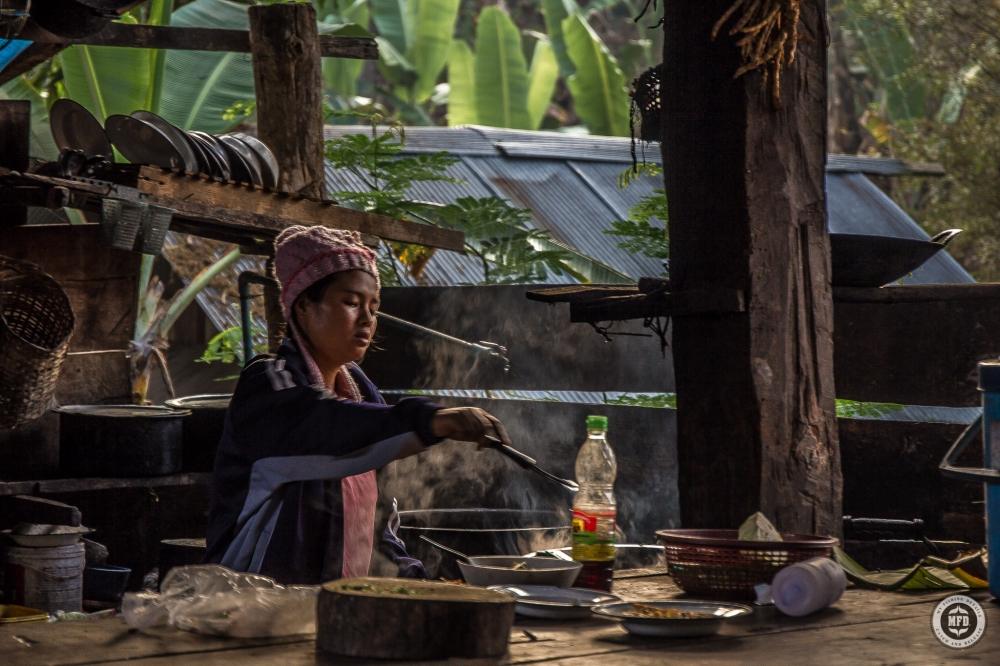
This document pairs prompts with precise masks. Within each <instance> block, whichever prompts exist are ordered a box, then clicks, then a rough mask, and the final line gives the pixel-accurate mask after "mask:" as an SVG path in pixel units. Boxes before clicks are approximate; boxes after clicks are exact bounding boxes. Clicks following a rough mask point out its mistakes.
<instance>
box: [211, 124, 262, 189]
mask: <svg viewBox="0 0 1000 666" xmlns="http://www.w3.org/2000/svg"><path fill="white" fill-rule="evenodd" d="M216 139H218V140H219V144H220V145H221V146H222V149H223V150H225V151H226V156H227V157H228V158H229V165H230V166H231V167H232V170H233V180H235V181H236V182H238V183H251V184H253V185H257V186H261V185H263V181H262V180H261V177H260V167H259V166H258V165H257V158H256V157H254V155H253V154H252V153H251V152H250V149H249V148H247V147H246V145H245V144H243V143H241V142H240V141H239V140H238V139H234V138H233V137H231V136H218V137H216ZM244 153H246V154H244ZM248 158H249V159H248Z"/></svg>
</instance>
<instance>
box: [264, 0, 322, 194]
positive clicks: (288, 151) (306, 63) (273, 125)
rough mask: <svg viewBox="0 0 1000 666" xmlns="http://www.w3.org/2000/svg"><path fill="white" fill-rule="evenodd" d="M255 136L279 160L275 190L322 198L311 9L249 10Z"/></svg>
mask: <svg viewBox="0 0 1000 666" xmlns="http://www.w3.org/2000/svg"><path fill="white" fill-rule="evenodd" d="M247 14H248V15H249V17H250V46H251V48H252V55H253V80H254V84H255V87H256V90H257V136H258V137H259V138H260V140H261V141H263V142H264V143H266V144H267V145H268V146H270V147H271V150H272V151H274V156H275V158H276V159H277V161H278V172H279V175H278V189H279V190H280V191H282V192H293V193H296V194H301V195H303V196H310V197H315V198H317V199H321V198H323V188H324V180H325V175H324V172H323V149H324V143H323V70H322V67H321V66H320V59H319V42H318V38H319V36H318V34H317V32H316V10H315V9H314V8H313V6H312V5H310V4H277V5H254V6H252V7H250V8H249V9H248V10H247Z"/></svg>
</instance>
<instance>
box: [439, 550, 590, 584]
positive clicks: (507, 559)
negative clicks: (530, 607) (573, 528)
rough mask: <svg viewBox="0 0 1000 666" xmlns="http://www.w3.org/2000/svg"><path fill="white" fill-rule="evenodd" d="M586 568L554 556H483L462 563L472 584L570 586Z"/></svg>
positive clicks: (463, 573) (461, 566) (465, 574)
mask: <svg viewBox="0 0 1000 666" xmlns="http://www.w3.org/2000/svg"><path fill="white" fill-rule="evenodd" d="M582 567H583V565H582V564H581V563H580V562H564V561H563V560H557V559H555V558H551V557H525V556H516V555H482V556H477V557H470V558H469V561H468V562H462V561H461V560H458V568H459V569H460V570H461V571H462V577H463V578H465V582H467V583H469V584H470V585H479V586H481V587H487V586H489V585H555V586H556V587H570V586H571V585H572V584H573V582H574V581H575V580H576V577H577V575H578V574H579V573H580V569H581V568H582Z"/></svg>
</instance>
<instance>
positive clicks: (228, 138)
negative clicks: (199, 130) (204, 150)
mask: <svg viewBox="0 0 1000 666" xmlns="http://www.w3.org/2000/svg"><path fill="white" fill-rule="evenodd" d="M217 138H218V139H219V141H221V142H222V143H224V144H225V145H226V146H228V147H230V148H232V149H233V150H235V151H236V152H237V153H239V155H240V157H242V158H243V161H244V162H246V163H247V164H249V165H250V167H251V168H252V169H253V170H254V171H255V172H256V173H257V174H260V175H262V173H261V165H260V163H261V161H260V157H258V156H257V153H256V152H254V151H253V150H252V149H251V148H250V146H248V145H247V144H246V143H244V142H243V141H242V140H241V139H240V138H239V137H238V136H236V135H233V134H220V135H218V137H217ZM257 184H258V185H259V184H260V183H257Z"/></svg>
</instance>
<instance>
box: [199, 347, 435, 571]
mask: <svg viewBox="0 0 1000 666" xmlns="http://www.w3.org/2000/svg"><path fill="white" fill-rule="evenodd" d="M348 370H349V372H350V373H351V376H352V377H353V379H354V381H355V383H356V384H357V385H358V388H359V389H360V390H361V393H362V395H363V397H364V400H365V402H361V403H356V402H351V401H346V400H341V399H339V398H337V397H336V396H335V395H333V394H331V393H330V392H329V391H325V390H320V389H318V388H315V387H313V386H311V385H310V381H309V374H308V372H307V370H306V368H305V362H304V359H303V358H302V356H301V354H300V353H299V351H298V349H297V348H296V347H295V345H294V343H292V342H291V341H290V340H286V341H285V342H284V343H283V344H282V346H281V348H280V349H279V350H278V353H277V354H276V355H274V356H261V357H257V358H256V359H254V360H253V361H252V362H251V363H250V365H248V366H247V367H246V368H245V369H244V370H243V373H242V374H241V375H240V380H239V383H238V384H237V386H236V391H235V393H234V394H233V399H232V402H231V403H230V405H229V410H228V412H227V413H226V422H225V429H224V430H223V434H222V440H221V442H220V444H219V449H218V453H217V455H216V461H215V472H214V477H213V480H212V502H211V509H210V511H209V518H208V550H207V553H206V557H205V561H206V562H212V563H219V564H223V565H225V566H228V567H230V568H232V569H235V570H237V571H250V572H254V573H261V574H264V575H267V576H271V577H273V578H275V579H276V580H278V581H280V582H286V583H292V582H294V583H319V582H322V581H324V580H331V579H334V578H339V577H340V575H341V566H342V562H341V560H342V547H341V545H342V543H343V501H342V497H341V492H340V481H339V480H340V479H342V478H344V477H346V476H353V475H355V474H360V473H363V472H366V471H369V470H373V469H379V468H381V467H383V466H384V465H386V464H387V463H388V462H390V461H391V460H393V459H395V458H397V457H399V456H400V455H401V454H409V453H415V452H418V451H421V450H423V449H424V447H426V446H429V445H431V444H434V443H436V442H437V441H439V440H438V438H435V437H434V435H433V433H432V430H431V418H432V417H433V415H434V412H435V411H436V410H437V409H438V408H439V407H438V406H437V405H435V404H433V403H431V402H429V401H427V400H424V399H422V398H408V399H405V400H402V401H400V402H399V404H397V405H394V406H388V405H386V404H385V400H384V399H383V398H382V396H381V394H380V393H379V392H378V389H377V388H375V385H374V384H372V382H371V381H370V380H369V379H368V378H367V377H366V376H365V374H364V373H363V372H362V371H361V368H359V367H358V366H357V365H356V364H353V363H352V364H350V366H348Z"/></svg>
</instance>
